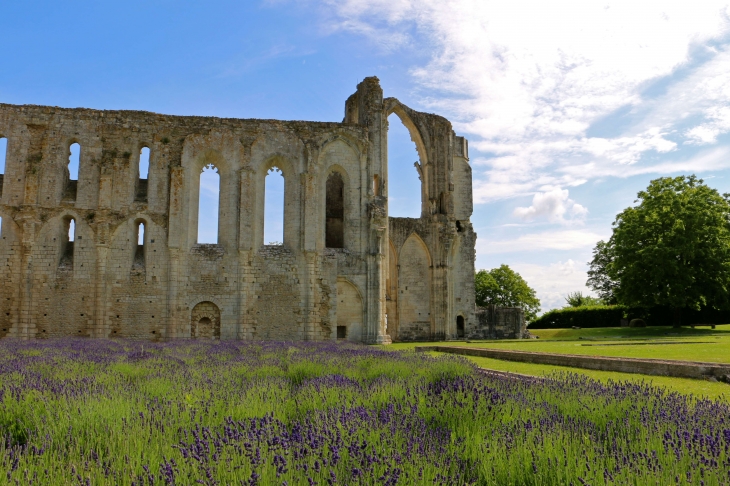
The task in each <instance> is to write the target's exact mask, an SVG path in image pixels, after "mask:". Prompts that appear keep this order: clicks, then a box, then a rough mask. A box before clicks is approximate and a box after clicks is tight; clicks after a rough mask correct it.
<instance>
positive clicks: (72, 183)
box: [63, 143, 81, 201]
mask: <svg viewBox="0 0 730 486" xmlns="http://www.w3.org/2000/svg"><path fill="white" fill-rule="evenodd" d="M80 158H81V145H79V144H78V143H73V144H71V146H70V147H69V156H68V182H67V183H66V188H65V189H64V191H63V199H65V200H67V201H75V200H76V194H77V191H78V185H79V159H80Z"/></svg>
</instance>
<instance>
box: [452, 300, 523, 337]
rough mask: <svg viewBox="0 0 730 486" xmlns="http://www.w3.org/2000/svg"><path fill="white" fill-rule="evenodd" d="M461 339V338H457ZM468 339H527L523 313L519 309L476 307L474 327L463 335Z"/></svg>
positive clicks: (492, 306)
mask: <svg viewBox="0 0 730 486" xmlns="http://www.w3.org/2000/svg"><path fill="white" fill-rule="evenodd" d="M459 337H461V336H459ZM464 337H466V338H468V339H523V338H526V337H529V333H528V332H527V325H526V323H525V311H524V310H522V309H521V308H519V307H498V306H496V305H488V306H487V307H477V310H476V325H475V326H474V327H470V328H469V329H468V330H467V332H466V333H465V334H464Z"/></svg>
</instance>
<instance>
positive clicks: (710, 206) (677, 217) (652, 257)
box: [588, 175, 730, 326]
mask: <svg viewBox="0 0 730 486" xmlns="http://www.w3.org/2000/svg"><path fill="white" fill-rule="evenodd" d="M634 202H636V203H638V204H637V205H636V206H633V207H630V208H627V209H625V210H623V211H622V212H621V213H619V215H618V216H616V221H614V223H613V235H612V236H611V238H610V239H609V240H608V241H606V242H604V241H600V242H598V244H597V245H596V248H595V249H594V250H593V261H591V262H590V270H589V271H588V277H589V278H588V286H590V287H591V288H593V290H595V291H596V292H597V293H598V294H599V295H600V296H601V298H603V299H604V300H605V301H607V302H618V303H621V304H626V305H637V306H653V305H665V306H670V307H672V308H674V310H675V311H674V325H675V326H678V325H680V322H681V310H682V309H683V308H694V309H698V308H700V307H714V308H722V307H725V306H727V305H728V292H729V291H730V195H728V194H724V195H720V194H719V193H718V192H717V191H716V190H715V189H711V188H710V187H708V186H706V185H705V184H704V183H703V180H702V179H698V178H697V177H695V176H694V175H692V176H689V177H687V176H680V177H662V178H660V179H656V180H653V181H651V183H650V184H649V187H648V188H647V189H646V190H645V191H641V192H639V194H638V199H637V200H636V201H634Z"/></svg>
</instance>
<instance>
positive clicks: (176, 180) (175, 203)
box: [167, 167, 189, 339]
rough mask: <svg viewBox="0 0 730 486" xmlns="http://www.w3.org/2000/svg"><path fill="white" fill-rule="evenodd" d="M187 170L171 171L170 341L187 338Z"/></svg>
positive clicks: (169, 236)
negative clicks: (182, 291)
mask: <svg viewBox="0 0 730 486" xmlns="http://www.w3.org/2000/svg"><path fill="white" fill-rule="evenodd" d="M184 190H185V170H184V169H183V168H182V167H173V168H172V169H170V216H169V222H170V226H169V230H168V237H167V245H168V247H169V255H170V273H169V281H168V283H167V308H168V315H167V318H168V324H167V336H168V338H170V339H172V338H179V337H188V336H189V334H188V333H186V332H185V331H186V327H185V325H186V324H188V325H189V322H187V323H186V320H187V319H186V318H187V317H188V316H187V312H186V309H185V308H184V307H185V306H184V305H183V303H182V302H181V299H180V287H181V286H182V285H183V272H182V265H183V264H184V260H185V259H184V258H183V257H184V255H183V254H182V252H187V251H188V248H186V247H185V245H186V236H187V225H188V221H187V218H185V217H184V215H185V207H184V197H185V194H184Z"/></svg>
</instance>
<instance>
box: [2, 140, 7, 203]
mask: <svg viewBox="0 0 730 486" xmlns="http://www.w3.org/2000/svg"><path fill="white" fill-rule="evenodd" d="M7 154H8V139H7V138H5V137H0V197H1V196H2V195H3V179H4V177H5V159H6V158H7Z"/></svg>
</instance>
